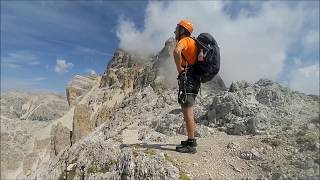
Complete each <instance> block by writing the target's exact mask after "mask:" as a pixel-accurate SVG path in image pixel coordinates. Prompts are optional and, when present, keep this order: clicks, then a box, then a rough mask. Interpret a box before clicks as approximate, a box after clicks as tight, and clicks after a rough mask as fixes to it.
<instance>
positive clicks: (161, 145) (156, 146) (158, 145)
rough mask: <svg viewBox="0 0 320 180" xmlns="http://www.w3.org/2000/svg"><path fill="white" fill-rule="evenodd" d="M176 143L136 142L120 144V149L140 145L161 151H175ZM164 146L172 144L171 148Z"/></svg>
mask: <svg viewBox="0 0 320 180" xmlns="http://www.w3.org/2000/svg"><path fill="white" fill-rule="evenodd" d="M176 145H177V144H147V143H137V144H121V145H120V149H122V148H125V147H140V148H146V149H159V150H163V151H176ZM164 146H174V147H173V148H168V147H164Z"/></svg>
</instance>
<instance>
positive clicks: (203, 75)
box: [195, 33, 220, 83]
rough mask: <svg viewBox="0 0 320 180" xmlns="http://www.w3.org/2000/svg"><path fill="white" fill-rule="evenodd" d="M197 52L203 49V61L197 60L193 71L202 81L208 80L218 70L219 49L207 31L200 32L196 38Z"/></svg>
mask: <svg viewBox="0 0 320 180" xmlns="http://www.w3.org/2000/svg"><path fill="white" fill-rule="evenodd" d="M195 40H196V42H197V47H198V52H199V51H200V49H203V54H204V56H205V57H204V61H197V62H196V64H195V71H196V73H197V75H199V76H200V80H201V82H202V83H206V82H208V81H210V80H211V79H212V78H213V77H214V76H215V75H217V74H218V72H219V70H220V49H219V46H218V44H217V42H216V40H215V39H214V38H213V37H212V36H211V35H210V34H209V33H201V34H200V35H199V36H198V37H197V39H195Z"/></svg>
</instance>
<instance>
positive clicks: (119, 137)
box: [115, 136, 123, 144]
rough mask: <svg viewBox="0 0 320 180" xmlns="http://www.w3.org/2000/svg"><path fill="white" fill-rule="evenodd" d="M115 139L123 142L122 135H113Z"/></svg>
mask: <svg viewBox="0 0 320 180" xmlns="http://www.w3.org/2000/svg"><path fill="white" fill-rule="evenodd" d="M115 141H117V142H119V143H120V144H122V143H123V137H122V136H117V137H115Z"/></svg>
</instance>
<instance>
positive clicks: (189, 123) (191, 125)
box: [182, 106, 195, 139]
mask: <svg viewBox="0 0 320 180" xmlns="http://www.w3.org/2000/svg"><path fill="white" fill-rule="evenodd" d="M182 112H183V118H184V121H185V122H186V128H187V133H188V139H194V132H195V122H194V117H193V107H192V106H191V107H182Z"/></svg>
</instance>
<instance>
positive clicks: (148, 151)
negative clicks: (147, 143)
mask: <svg viewBox="0 0 320 180" xmlns="http://www.w3.org/2000/svg"><path fill="white" fill-rule="evenodd" d="M144 153H145V154H149V155H156V154H157V152H156V151H155V150H154V149H149V148H148V149H146V150H144Z"/></svg>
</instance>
